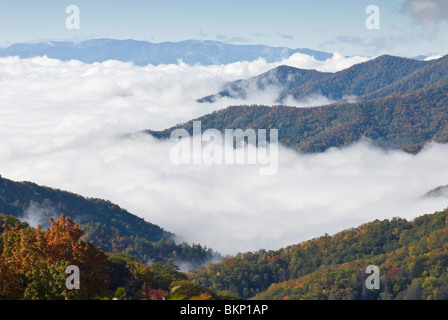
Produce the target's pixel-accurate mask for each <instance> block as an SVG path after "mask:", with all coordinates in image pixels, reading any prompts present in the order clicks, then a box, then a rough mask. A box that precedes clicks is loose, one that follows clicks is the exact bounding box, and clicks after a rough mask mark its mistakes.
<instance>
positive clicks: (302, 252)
mask: <svg viewBox="0 0 448 320" xmlns="http://www.w3.org/2000/svg"><path fill="white" fill-rule="evenodd" d="M447 244H448V211H447V210H444V211H441V212H436V213H434V214H428V215H423V216H421V217H418V218H416V219H414V220H413V221H407V220H405V219H400V218H394V219H392V220H383V221H379V220H376V221H373V222H370V223H367V224H364V225H361V226H359V227H357V228H352V229H348V230H344V231H341V232H339V233H337V234H335V235H333V236H329V235H324V236H322V237H319V238H316V239H312V240H308V241H305V242H302V243H299V244H297V245H292V246H289V247H286V248H282V249H280V250H275V251H265V250H260V251H257V252H247V253H240V254H237V255H236V256H234V257H230V258H226V259H224V260H223V261H222V262H220V263H215V264H209V265H208V266H207V267H204V268H201V269H200V270H198V271H197V272H194V273H190V274H189V277H190V279H192V280H194V281H195V283H196V284H200V285H205V286H208V287H211V288H214V289H217V290H231V291H234V292H237V293H238V294H240V295H242V296H243V297H245V298H249V297H254V298H255V299H448V245H447ZM369 265H376V266H378V267H379V269H380V289H379V290H369V289H367V288H366V286H365V280H366V278H367V276H368V275H367V274H366V272H365V271H366V268H367V266H369Z"/></svg>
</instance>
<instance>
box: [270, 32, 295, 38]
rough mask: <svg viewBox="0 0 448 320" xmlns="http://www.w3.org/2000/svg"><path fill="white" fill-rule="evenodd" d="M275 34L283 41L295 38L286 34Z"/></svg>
mask: <svg viewBox="0 0 448 320" xmlns="http://www.w3.org/2000/svg"><path fill="white" fill-rule="evenodd" d="M275 34H276V35H277V36H279V37H280V38H283V39H294V38H295V37H294V36H293V35H290V34H286V33H280V32H276V33H275Z"/></svg>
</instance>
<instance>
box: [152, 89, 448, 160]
mask: <svg viewBox="0 0 448 320" xmlns="http://www.w3.org/2000/svg"><path fill="white" fill-rule="evenodd" d="M194 120H197V121H201V125H202V130H206V129H209V128H215V129H218V130H220V131H222V132H223V131H224V130H225V129H229V128H240V129H243V130H245V129H248V128H253V129H255V130H257V129H278V139H279V142H280V143H282V144H283V145H285V146H287V147H289V148H293V149H295V150H297V151H300V152H322V151H325V150H327V149H328V148H331V147H341V146H347V145H350V144H352V143H354V142H357V141H359V140H360V139H361V138H363V137H365V138H369V139H371V141H372V142H373V143H374V144H376V145H377V146H381V147H384V148H394V149H402V150H405V151H408V152H418V151H419V150H421V148H422V147H423V146H424V145H425V144H426V143H429V142H432V141H434V142H440V143H445V142H447V141H448V80H447V81H440V82H438V83H436V84H433V85H430V86H427V87H424V88H421V89H418V90H415V91H411V92H409V93H402V94H392V95H389V96H387V97H385V98H379V99H373V100H367V101H361V102H358V103H338V104H333V105H327V106H322V107H312V108H296V107H288V106H273V107H270V106H258V105H251V106H230V107H227V108H225V109H222V110H219V111H215V112H213V113H211V114H207V115H205V116H202V117H200V118H197V119H194ZM175 128H185V129H186V130H187V131H189V132H190V134H192V133H193V121H189V122H187V123H185V124H180V125H178V126H176V127H173V128H170V129H166V130H163V131H159V132H154V131H150V130H147V131H146V132H147V133H149V134H151V135H153V136H155V137H156V138H161V139H168V138H169V137H170V134H171V132H172V131H173V130H174V129H175Z"/></svg>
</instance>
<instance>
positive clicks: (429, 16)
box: [401, 0, 448, 29]
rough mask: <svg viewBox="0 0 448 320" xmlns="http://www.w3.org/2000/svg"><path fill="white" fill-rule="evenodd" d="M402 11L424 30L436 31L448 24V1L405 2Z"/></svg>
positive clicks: (418, 0) (412, 0)
mask: <svg viewBox="0 0 448 320" xmlns="http://www.w3.org/2000/svg"><path fill="white" fill-rule="evenodd" d="M401 10H402V12H404V13H406V14H410V15H411V16H412V18H413V19H414V21H415V22H416V23H418V24H419V25H421V26H422V27H424V28H431V29H434V28H436V27H437V26H438V25H439V24H440V23H444V22H445V23H446V22H448V0H405V1H404V2H403V4H402V6H401Z"/></svg>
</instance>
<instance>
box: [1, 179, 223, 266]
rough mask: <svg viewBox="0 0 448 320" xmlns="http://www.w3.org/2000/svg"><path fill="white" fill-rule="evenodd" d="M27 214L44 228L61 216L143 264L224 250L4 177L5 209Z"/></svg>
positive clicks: (103, 205)
mask: <svg viewBox="0 0 448 320" xmlns="http://www.w3.org/2000/svg"><path fill="white" fill-rule="evenodd" d="M27 212H29V213H30V215H31V217H30V218H32V217H33V216H34V218H36V217H39V218H40V220H41V221H40V224H42V226H43V227H49V226H50V223H49V219H50V218H58V217H59V216H60V215H61V214H64V215H65V216H67V217H69V218H70V219H71V220H73V221H74V222H75V223H77V224H78V225H79V226H80V228H81V229H82V230H83V235H82V239H83V240H85V241H87V242H89V243H92V244H93V245H95V246H96V247H101V249H102V250H104V251H105V252H108V253H118V252H121V253H126V254H129V255H131V256H132V257H133V258H135V259H136V261H139V262H142V263H148V262H150V263H153V262H165V263H166V262H168V263H175V262H177V261H183V262H184V263H189V264H191V266H192V267H198V266H199V265H201V264H203V263H204V262H207V261H209V260H210V259H213V258H216V257H219V254H218V253H216V252H214V251H212V250H211V249H207V248H206V247H203V246H201V245H200V244H188V243H185V242H184V243H175V242H174V240H173V234H172V233H171V232H168V231H166V230H164V229H163V228H161V227H159V226H157V225H154V224H152V223H150V222H148V221H145V220H144V219H142V218H140V217H137V216H136V215H133V214H131V213H130V212H128V211H126V210H125V209H123V208H121V207H120V206H118V205H117V204H114V203H111V202H110V201H107V200H103V199H93V198H86V197H83V196H80V195H77V194H74V193H71V192H67V191H63V190H58V189H52V188H49V187H44V186H39V185H37V184H35V183H31V182H26V181H22V182H16V181H12V180H9V179H6V178H3V177H1V176H0V213H4V214H9V215H13V216H15V217H17V218H20V219H21V220H24V219H25V218H26V215H27Z"/></svg>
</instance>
